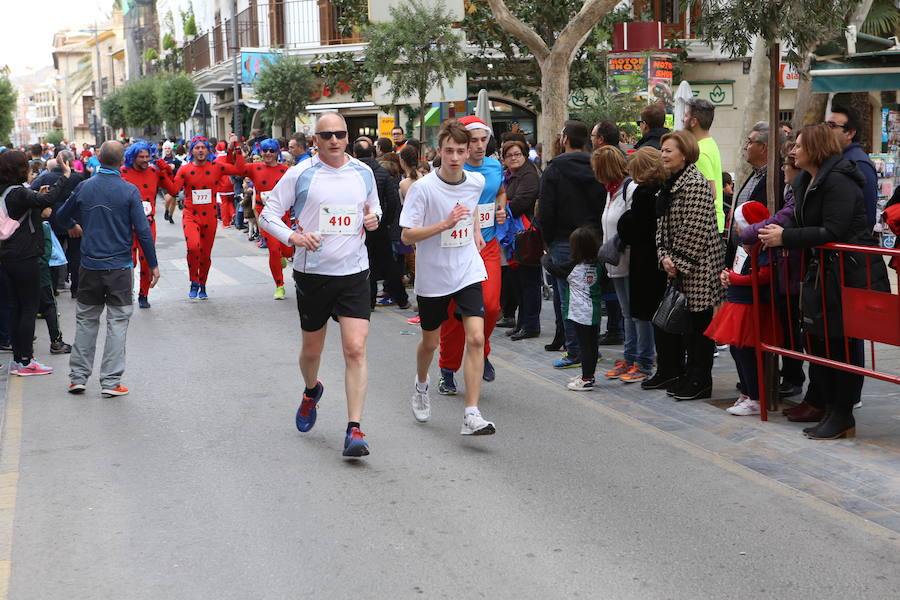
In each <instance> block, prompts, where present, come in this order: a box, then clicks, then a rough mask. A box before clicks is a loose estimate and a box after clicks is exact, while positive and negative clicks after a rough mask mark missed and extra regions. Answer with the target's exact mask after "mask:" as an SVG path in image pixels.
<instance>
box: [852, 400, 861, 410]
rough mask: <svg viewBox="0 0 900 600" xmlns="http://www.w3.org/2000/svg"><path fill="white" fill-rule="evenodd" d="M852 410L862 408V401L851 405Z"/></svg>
mask: <svg viewBox="0 0 900 600" xmlns="http://www.w3.org/2000/svg"><path fill="white" fill-rule="evenodd" d="M853 408H862V400H860V401H859V402H857V403H856V404H854V405H853Z"/></svg>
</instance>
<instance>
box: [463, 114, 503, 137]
mask: <svg viewBox="0 0 900 600" xmlns="http://www.w3.org/2000/svg"><path fill="white" fill-rule="evenodd" d="M459 123H460V125H462V126H463V127H465V128H466V129H468V130H469V131H473V130H475V129H484V130H485V131H487V132H488V133H489V134H490V135H494V132H493V131H491V128H490V127H489V126H488V124H487V123H485V122H484V121H482V120H481V119H479V118H478V117H476V116H475V115H469V116H468V117H463V118H462V119H460V120H459Z"/></svg>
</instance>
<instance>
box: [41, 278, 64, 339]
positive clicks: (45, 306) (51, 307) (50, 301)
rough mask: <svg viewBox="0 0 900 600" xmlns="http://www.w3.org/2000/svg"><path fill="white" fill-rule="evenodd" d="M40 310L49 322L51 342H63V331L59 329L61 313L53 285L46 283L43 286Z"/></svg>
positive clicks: (48, 328)
mask: <svg viewBox="0 0 900 600" xmlns="http://www.w3.org/2000/svg"><path fill="white" fill-rule="evenodd" d="M38 312H39V313H41V314H42V315H44V320H45V321H46V322H47V331H48V332H49V333H50V343H51V344H52V343H53V342H61V341H62V332H61V331H60V330H59V314H58V313H57V311H56V298H55V295H54V293H53V287H52V286H49V285H45V286H43V287H41V300H40V302H39V303H38Z"/></svg>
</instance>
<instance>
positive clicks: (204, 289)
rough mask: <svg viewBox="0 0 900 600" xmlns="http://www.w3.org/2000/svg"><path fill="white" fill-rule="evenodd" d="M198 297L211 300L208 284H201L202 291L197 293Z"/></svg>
mask: <svg viewBox="0 0 900 600" xmlns="http://www.w3.org/2000/svg"><path fill="white" fill-rule="evenodd" d="M197 297H198V298H200V299H201V300H209V296H208V295H207V294H206V286H205V285H201V286H200V291H199V292H198V293H197Z"/></svg>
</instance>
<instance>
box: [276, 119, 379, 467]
mask: <svg viewBox="0 0 900 600" xmlns="http://www.w3.org/2000/svg"><path fill="white" fill-rule="evenodd" d="M347 141H348V140H347V123H346V121H344V117H342V116H341V115H340V114H338V113H335V112H330V113H324V114H322V115H321V116H319V118H318V119H317V121H316V133H315V137H314V143H315V144H316V145H317V146H318V148H319V153H318V154H316V156H314V157H312V158H311V159H309V160H304V161H303V162H301V163H300V164H298V165H295V166H293V167H291V168H290V169H288V171H287V173H285V175H284V177H282V178H281V181H279V182H278V185H276V186H275V189H274V190H272V192H271V194H269V197H268V199H267V200H266V205H265V207H264V208H263V210H262V213H261V214H260V219H259V224H260V227H261V228H263V229H264V230H266V231H267V232H268V233H269V234H271V235H272V236H274V237H275V238H277V239H278V241H280V242H281V243H283V244H290V245H291V246H294V247H295V250H294V283H295V285H296V290H297V309H298V310H299V312H300V328H301V329H302V345H301V348H300V373H301V375H302V377H303V381H304V384H305V390H304V392H303V399H302V400H301V402H300V407H299V409H298V410H297V417H296V424H297V429H299V430H300V431H302V432H306V431H309V430H310V429H312V428H313V425H315V423H316V406H317V404H318V402H319V400H320V399H321V398H322V394H323V392H324V387H323V385H322V382H321V381H319V380H318V375H319V363H320V361H321V358H322V350H323V348H324V346H325V330H326V326H327V324H328V319H329V318H334V319H335V320H336V321H337V322H338V323H339V324H340V328H341V343H342V345H343V351H344V363H345V373H344V388H345V392H346V394H347V416H348V419H347V420H348V422H347V431H346V435H345V437H344V451H343V454H344V456H348V457H360V456H366V455H367V454H369V445H368V444H367V443H366V441H365V440H364V439H363V437H364V434H363V432H362V430H361V429H360V420H361V419H362V412H363V405H364V404H365V398H366V390H367V388H368V372H367V367H366V338H367V337H368V334H369V317H370V316H371V312H372V308H371V304H370V298H369V254H368V252H367V251H366V245H365V233H364V231H363V228H365V229H366V230H367V231H374V230H375V229H377V228H378V224H379V221H380V219H381V206H380V204H379V202H378V189H377V188H376V187H375V176H374V175H373V173H372V170H371V169H370V168H369V167H368V166H366V165H365V164H363V163H362V162H360V161H358V160H356V159H355V158H351V157H350V156H348V155H347V153H346V152H345V150H346V148H347ZM289 211H293V212H292V222H293V227H288V226H287V225H285V223H284V221H283V220H282V218H283V216H284V214H285V213H286V212H289Z"/></svg>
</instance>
